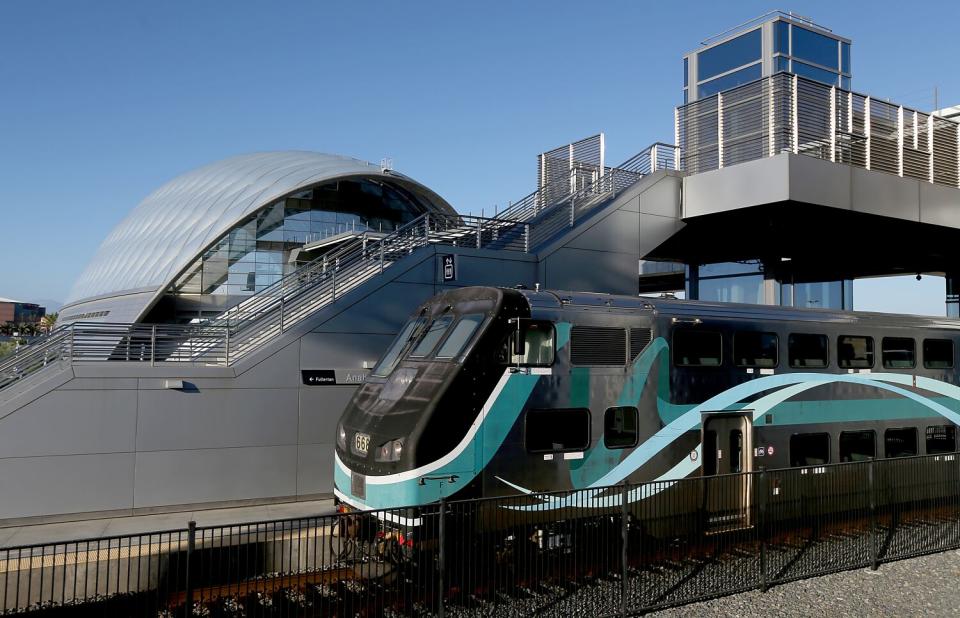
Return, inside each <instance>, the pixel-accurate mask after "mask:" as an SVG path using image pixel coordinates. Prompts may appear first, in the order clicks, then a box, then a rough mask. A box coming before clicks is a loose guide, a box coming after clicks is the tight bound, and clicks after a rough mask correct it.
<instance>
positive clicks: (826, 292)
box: [685, 260, 853, 310]
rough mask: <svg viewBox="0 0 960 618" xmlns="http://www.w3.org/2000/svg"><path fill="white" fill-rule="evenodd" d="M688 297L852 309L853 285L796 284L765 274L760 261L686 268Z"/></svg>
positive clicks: (755, 303)
mask: <svg viewBox="0 0 960 618" xmlns="http://www.w3.org/2000/svg"><path fill="white" fill-rule="evenodd" d="M685 293H686V295H687V298H691V299H697V300H706V301H713V302H726V303H747V304H753V305H763V304H772V305H780V306H784V307H804V308H812V309H848V310H851V309H853V282H852V281H851V280H849V279H845V280H841V281H820V282H814V283H793V282H789V281H784V280H781V279H777V278H775V277H773V276H771V275H769V274H768V273H765V271H764V266H763V263H762V262H761V261H760V260H755V261H750V262H720V263H714V264H700V265H693V266H691V265H688V266H687V267H686V290H685Z"/></svg>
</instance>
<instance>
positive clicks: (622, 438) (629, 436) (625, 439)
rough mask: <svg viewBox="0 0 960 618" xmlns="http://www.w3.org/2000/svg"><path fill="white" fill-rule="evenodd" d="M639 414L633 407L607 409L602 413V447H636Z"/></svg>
mask: <svg viewBox="0 0 960 618" xmlns="http://www.w3.org/2000/svg"><path fill="white" fill-rule="evenodd" d="M639 424H640V414H639V412H638V411H637V409H636V408H635V407H633V406H617V407H615V408H607V411H606V412H604V413H603V445H604V446H606V447H607V448H629V447H631V446H636V445H637V436H638V433H637V427H638V425H639Z"/></svg>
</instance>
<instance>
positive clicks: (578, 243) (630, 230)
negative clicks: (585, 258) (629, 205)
mask: <svg viewBox="0 0 960 618" xmlns="http://www.w3.org/2000/svg"><path fill="white" fill-rule="evenodd" d="M638 217H639V215H638V214H637V213H635V212H629V211H624V210H615V211H613V212H611V213H609V214H607V215H606V216H604V217H602V218H596V221H591V225H590V226H589V227H588V228H587V229H585V230H583V232H582V233H581V234H579V235H578V236H577V237H576V238H573V239H571V240H570V241H568V242H567V244H566V246H567V247H570V248H572V249H587V250H592V251H599V250H609V251H616V252H618V253H624V254H627V255H634V254H636V259H638V260H639V259H640V255H639V253H637V246H638V245H637V230H638V228H639V225H638V220H639V219H638Z"/></svg>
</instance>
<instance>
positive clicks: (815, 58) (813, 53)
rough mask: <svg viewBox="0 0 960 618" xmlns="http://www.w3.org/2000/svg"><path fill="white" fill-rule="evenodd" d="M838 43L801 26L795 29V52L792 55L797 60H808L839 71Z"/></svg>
mask: <svg viewBox="0 0 960 618" xmlns="http://www.w3.org/2000/svg"><path fill="white" fill-rule="evenodd" d="M838 43H839V42H838V41H837V40H836V39H831V38H830V37H826V36H823V35H822V34H818V33H816V32H813V31H811V30H807V29H806V28H801V27H799V26H794V27H793V51H792V52H791V55H792V56H793V57H794V58H795V59H796V58H801V59H803V60H808V61H810V62H813V63H815V64H819V65H822V66H825V67H830V68H831V69H839V68H840V67H838V66H837V63H838V61H839V56H838V54H837V45H838Z"/></svg>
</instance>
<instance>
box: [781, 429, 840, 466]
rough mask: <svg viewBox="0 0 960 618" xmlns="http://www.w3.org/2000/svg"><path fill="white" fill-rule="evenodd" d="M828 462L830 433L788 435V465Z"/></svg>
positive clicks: (813, 464) (811, 464) (812, 464)
mask: <svg viewBox="0 0 960 618" xmlns="http://www.w3.org/2000/svg"><path fill="white" fill-rule="evenodd" d="M826 463H830V434H826V433H795V434H793V435H792V436H790V465H791V466H792V467H794V468H796V467H798V466H822V465H823V464H826Z"/></svg>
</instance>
